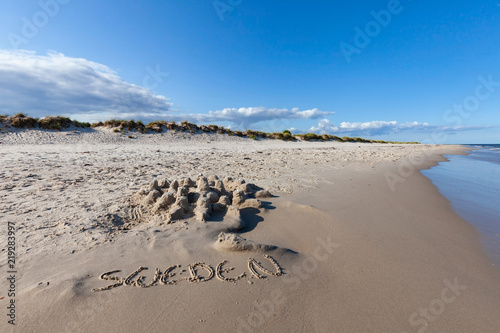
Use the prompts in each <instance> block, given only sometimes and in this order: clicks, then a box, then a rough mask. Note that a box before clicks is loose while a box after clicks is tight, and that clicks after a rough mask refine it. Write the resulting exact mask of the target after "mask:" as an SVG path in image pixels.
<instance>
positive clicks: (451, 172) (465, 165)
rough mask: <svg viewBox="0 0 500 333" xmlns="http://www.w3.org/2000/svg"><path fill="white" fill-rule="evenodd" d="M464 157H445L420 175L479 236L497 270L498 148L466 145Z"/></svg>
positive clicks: (499, 249) (499, 260)
mask: <svg viewBox="0 0 500 333" xmlns="http://www.w3.org/2000/svg"><path fill="white" fill-rule="evenodd" d="M468 146H470V147H471V148H474V149H475V150H472V151H470V152H469V155H467V156H460V155H449V156H446V157H447V158H448V159H449V162H441V163H439V165H437V166H435V167H433V168H431V169H429V170H423V171H422V174H423V175H424V176H426V177H428V178H429V179H431V181H432V183H433V184H434V185H436V187H437V188H438V189H439V191H440V192H441V193H442V194H443V195H444V196H445V197H446V198H447V199H448V200H450V202H451V204H452V206H453V209H454V210H455V211H456V212H457V213H458V214H459V215H460V216H462V217H463V218H464V219H465V220H467V221H468V222H469V223H472V224H473V225H474V226H475V227H476V228H477V229H478V230H479V232H481V234H482V236H483V240H482V242H483V245H484V247H485V249H486V251H487V253H488V254H489V256H490V257H491V259H492V261H493V263H494V264H495V266H496V267H498V268H499V269H500V145H468Z"/></svg>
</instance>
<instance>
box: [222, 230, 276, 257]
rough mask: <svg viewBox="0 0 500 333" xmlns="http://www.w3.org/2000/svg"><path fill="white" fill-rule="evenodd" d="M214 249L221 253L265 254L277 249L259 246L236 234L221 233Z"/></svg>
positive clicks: (270, 246)
mask: <svg viewBox="0 0 500 333" xmlns="http://www.w3.org/2000/svg"><path fill="white" fill-rule="evenodd" d="M214 246H215V248H216V249H217V250H222V251H251V252H266V251H272V250H276V249H277V248H278V247H277V246H274V245H266V244H259V243H256V242H254V241H251V240H248V239H246V238H243V237H241V236H239V235H236V234H230V233H225V232H221V233H220V234H219V237H218V239H217V241H216V242H215V245H214Z"/></svg>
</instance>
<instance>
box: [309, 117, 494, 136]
mask: <svg viewBox="0 0 500 333" xmlns="http://www.w3.org/2000/svg"><path fill="white" fill-rule="evenodd" d="M491 127H492V126H436V125H431V124H428V123H420V122H417V121H414V122H406V123H401V124H400V123H398V122H397V121H395V120H392V121H383V120H375V121H368V122H353V123H351V122H342V123H340V125H339V126H336V125H335V124H334V123H333V122H332V121H330V120H329V119H322V120H320V121H319V122H318V125H316V126H312V127H311V128H309V132H312V133H318V134H332V135H347V136H375V135H384V134H394V133H400V132H405V131H407V132H410V131H418V132H431V131H432V132H436V131H437V132H451V133H455V132H463V131H474V130H482V129H487V128H491ZM299 132H300V131H299Z"/></svg>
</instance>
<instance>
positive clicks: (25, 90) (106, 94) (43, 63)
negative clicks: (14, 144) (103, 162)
mask: <svg viewBox="0 0 500 333" xmlns="http://www.w3.org/2000/svg"><path fill="white" fill-rule="evenodd" d="M171 106H172V104H171V103H170V102H169V100H168V99H167V98H166V97H164V96H161V95H156V94H154V93H153V92H152V91H151V90H149V89H147V88H144V87H140V86H137V85H134V84H130V83H127V82H125V81H123V80H122V79H121V78H120V77H119V76H118V75H117V74H116V72H114V71H113V70H111V69H110V68H109V67H107V66H105V65H102V64H98V63H95V62H92V61H89V60H86V59H82V58H71V57H67V56H65V55H64V54H61V53H55V52H50V53H48V54H47V55H37V54H36V53H35V52H30V51H6V50H0V110H1V111H2V113H5V112H7V113H17V112H26V113H29V114H30V115H31V116H45V115H48V114H50V115H80V116H84V117H89V118H92V117H93V116H92V115H94V118H95V115H96V114H98V115H108V116H113V115H119V116H120V117H123V115H124V114H132V115H134V116H135V117H140V116H147V115H149V116H152V117H166V116H167V112H168V111H169V110H170V108H171ZM145 110H146V111H147V113H144V111H145Z"/></svg>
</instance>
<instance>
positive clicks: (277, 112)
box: [170, 107, 334, 130]
mask: <svg viewBox="0 0 500 333" xmlns="http://www.w3.org/2000/svg"><path fill="white" fill-rule="evenodd" d="M332 114H334V112H328V111H319V110H318V109H310V110H304V111H300V110H299V109H298V108H292V109H277V108H266V107H242V108H225V109H222V110H218V111H210V112H208V113H206V114H183V115H176V116H175V117H174V118H175V119H177V120H189V121H193V122H198V123H210V122H230V123H232V124H234V125H236V127H237V128H239V129H243V130H245V129H249V128H250V126H251V125H253V124H255V123H259V122H266V121H273V120H279V121H287V120H297V119H318V118H321V117H324V116H327V115H332ZM170 119H173V118H172V117H170Z"/></svg>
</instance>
